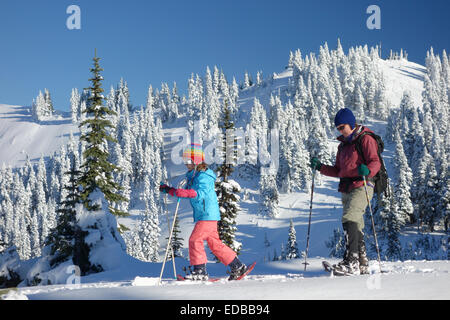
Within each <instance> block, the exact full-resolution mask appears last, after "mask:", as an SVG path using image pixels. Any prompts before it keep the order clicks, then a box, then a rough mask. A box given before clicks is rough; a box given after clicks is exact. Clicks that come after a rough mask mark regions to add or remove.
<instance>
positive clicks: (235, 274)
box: [228, 262, 256, 281]
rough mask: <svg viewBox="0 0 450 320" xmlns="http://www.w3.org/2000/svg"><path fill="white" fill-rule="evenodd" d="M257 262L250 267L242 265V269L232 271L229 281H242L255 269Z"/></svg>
mask: <svg viewBox="0 0 450 320" xmlns="http://www.w3.org/2000/svg"><path fill="white" fill-rule="evenodd" d="M255 265H256V262H253V263H252V264H251V265H250V266H246V265H245V264H242V265H241V266H240V267H238V268H235V269H232V270H231V272H229V274H230V277H229V278H228V280H229V281H232V280H241V279H242V278H244V277H245V276H246V275H248V274H249V273H250V272H251V271H252V270H253V268H254V267H255Z"/></svg>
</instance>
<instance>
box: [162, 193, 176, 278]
mask: <svg viewBox="0 0 450 320" xmlns="http://www.w3.org/2000/svg"><path fill="white" fill-rule="evenodd" d="M180 200H181V198H178V200H177V207H176V209H175V215H174V217H173V222H172V228H171V229H170V234H169V242H168V243H167V247H166V253H165V255H164V260H163V265H162V267H161V273H160V274H159V282H158V284H159V285H161V279H162V275H163V272H164V267H165V266H166V260H167V253H168V252H169V248H170V245H171V243H172V234H173V229H174V228H175V221H176V219H177V213H178V208H179V206H180ZM172 251H173V250H172Z"/></svg>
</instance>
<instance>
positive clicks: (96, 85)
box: [79, 54, 127, 216]
mask: <svg viewBox="0 0 450 320" xmlns="http://www.w3.org/2000/svg"><path fill="white" fill-rule="evenodd" d="M93 60H94V67H93V68H92V69H91V72H92V74H93V77H92V78H91V79H89V80H90V81H91V82H92V86H91V87H89V88H88V89H89V90H90V91H91V96H90V97H89V99H88V105H87V108H86V110H85V111H84V113H86V115H87V118H86V120H84V121H83V122H82V123H81V124H80V127H83V128H86V131H85V132H83V134H82V136H81V137H80V140H81V141H84V142H86V144H87V145H86V149H85V150H84V152H83V158H84V163H83V164H82V166H81V169H82V171H83V174H82V176H81V178H80V180H79V183H80V185H81V186H82V191H81V201H82V202H83V204H84V205H85V207H86V209H88V210H89V211H95V210H98V209H99V208H98V207H97V206H95V205H92V204H91V201H92V200H93V199H90V196H91V195H92V194H93V193H94V192H95V191H96V190H97V189H98V190H100V192H102V193H103V194H104V196H105V199H106V200H107V201H108V202H109V206H110V211H111V213H113V214H114V215H117V216H126V215H127V213H125V212H122V211H119V210H116V209H114V208H113V207H112V204H113V203H117V202H120V201H126V199H125V197H123V196H121V195H120V194H118V191H119V190H120V186H119V185H118V184H117V183H116V182H114V181H113V172H116V171H118V170H120V169H119V167H117V166H115V165H113V164H112V163H110V162H109V161H108V157H109V152H108V148H107V142H108V141H109V142H117V140H115V139H114V138H112V137H111V135H110V134H109V132H108V129H111V128H112V124H111V122H110V121H109V120H108V116H110V115H114V114H115V112H114V111H112V110H110V109H109V108H107V107H105V106H103V100H104V96H103V94H102V93H103V89H102V87H101V81H102V80H103V77H102V76H101V75H100V72H101V71H103V69H102V68H100V65H99V60H100V58H98V57H97V54H96V55H95V57H94V59H93Z"/></svg>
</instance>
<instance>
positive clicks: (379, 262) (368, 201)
mask: <svg viewBox="0 0 450 320" xmlns="http://www.w3.org/2000/svg"><path fill="white" fill-rule="evenodd" d="M363 181H364V191H365V192H366V199H367V205H368V206H369V211H370V219H371V220H372V230H373V236H374V238H375V247H376V249H377V256H378V266H379V267H380V273H381V272H382V271H381V258H380V248H379V247H378V240H377V233H376V231H375V222H374V220H373V212H372V206H371V205H370V200H369V193H368V192H367V181H366V176H363Z"/></svg>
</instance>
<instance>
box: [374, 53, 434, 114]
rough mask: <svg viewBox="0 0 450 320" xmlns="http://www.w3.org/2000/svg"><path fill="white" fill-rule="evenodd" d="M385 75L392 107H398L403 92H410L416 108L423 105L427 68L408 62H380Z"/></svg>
mask: <svg viewBox="0 0 450 320" xmlns="http://www.w3.org/2000/svg"><path fill="white" fill-rule="evenodd" d="M379 65H380V68H381V70H382V71H383V73H384V77H385V80H386V88H387V91H388V97H387V98H388V100H389V101H390V102H391V103H390V107H391V108H392V107H394V108H395V107H398V106H399V105H400V101H401V99H402V96H403V92H404V91H405V90H406V91H409V92H410V93H411V99H412V101H413V103H414V105H415V106H418V105H421V104H422V91H423V80H424V76H425V73H426V68H425V67H424V66H422V65H420V64H417V63H414V62H410V61H407V60H403V59H402V60H380V64H379Z"/></svg>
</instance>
